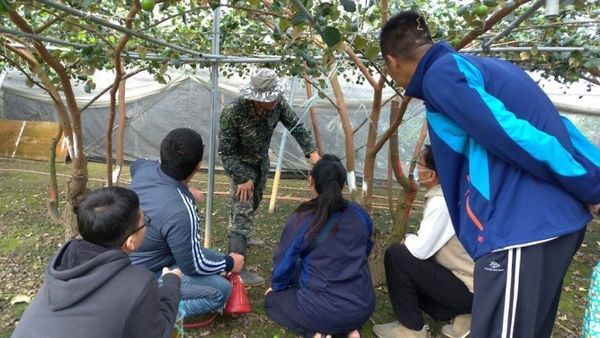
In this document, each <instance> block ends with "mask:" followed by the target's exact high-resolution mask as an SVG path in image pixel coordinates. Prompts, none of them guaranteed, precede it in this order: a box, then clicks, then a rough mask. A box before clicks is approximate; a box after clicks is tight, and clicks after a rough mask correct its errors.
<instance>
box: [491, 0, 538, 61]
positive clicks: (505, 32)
mask: <svg viewBox="0 0 600 338" xmlns="http://www.w3.org/2000/svg"><path fill="white" fill-rule="evenodd" d="M545 2H546V0H537V1H536V2H534V3H533V4H532V5H531V7H529V9H528V10H527V11H526V12H525V13H523V15H521V16H520V17H518V18H517V19H515V21H513V22H511V23H510V25H508V27H506V28H505V29H504V30H503V31H502V32H500V33H498V34H497V35H496V36H494V37H493V38H491V39H489V40H488V41H486V42H485V43H484V44H483V50H486V49H488V48H489V47H490V46H491V45H492V43H494V42H496V41H498V40H500V39H502V38H503V37H505V36H507V35H508V34H510V32H511V31H512V30H513V29H514V28H515V27H517V26H518V25H520V24H521V22H523V21H525V19H527V18H528V17H530V16H531V15H532V14H533V13H534V12H535V11H537V10H538V8H540V7H542V5H544V3H545Z"/></svg>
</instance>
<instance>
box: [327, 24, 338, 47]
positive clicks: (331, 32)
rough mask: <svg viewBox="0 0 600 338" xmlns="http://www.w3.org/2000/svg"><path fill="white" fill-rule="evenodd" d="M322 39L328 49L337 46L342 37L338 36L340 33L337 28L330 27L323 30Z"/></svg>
mask: <svg viewBox="0 0 600 338" xmlns="http://www.w3.org/2000/svg"><path fill="white" fill-rule="evenodd" d="M322 37H323V41H325V43H326V44H327V46H329V47H333V46H335V45H337V44H338V43H340V41H341V40H342V35H341V34H340V31H339V30H338V29H337V28H335V27H331V26H327V27H325V29H324V30H323V34H322Z"/></svg>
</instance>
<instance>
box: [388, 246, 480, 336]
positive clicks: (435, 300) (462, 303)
mask: <svg viewBox="0 0 600 338" xmlns="http://www.w3.org/2000/svg"><path fill="white" fill-rule="evenodd" d="M384 262H385V277H386V279H387V285H388V290H389V296H390V301H391V302H392V307H393V308H394V313H395V314H396V318H397V319H398V321H399V322H400V323H401V324H402V325H404V326H406V327H407V328H409V329H412V330H417V331H418V330H421V329H422V328H423V325H424V324H425V322H424V321H423V315H422V311H424V312H426V313H427V314H429V315H430V316H431V317H433V318H434V319H436V320H449V319H451V318H454V317H456V316H458V315H462V314H466V313H471V304H472V301H473V294H472V293H471V292H470V291H469V289H468V288H467V286H466V285H465V284H464V283H463V282H462V281H461V280H460V279H458V278H457V277H456V276H455V275H454V274H453V273H452V272H450V270H448V269H446V268H445V267H443V266H441V265H440V264H438V263H436V262H435V261H434V260H433V259H427V260H420V259H418V258H416V257H414V256H413V255H412V254H411V253H410V251H408V249H407V248H406V246H404V245H403V244H394V245H392V246H390V247H389V248H388V249H387V250H386V252H385V261H384Z"/></svg>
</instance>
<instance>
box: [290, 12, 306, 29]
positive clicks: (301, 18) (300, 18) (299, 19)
mask: <svg viewBox="0 0 600 338" xmlns="http://www.w3.org/2000/svg"><path fill="white" fill-rule="evenodd" d="M308 21H309V17H308V15H306V14H305V13H304V12H302V11H298V12H296V13H294V15H293V16H292V24H293V25H294V26H298V25H302V24H304V23H307V22H308Z"/></svg>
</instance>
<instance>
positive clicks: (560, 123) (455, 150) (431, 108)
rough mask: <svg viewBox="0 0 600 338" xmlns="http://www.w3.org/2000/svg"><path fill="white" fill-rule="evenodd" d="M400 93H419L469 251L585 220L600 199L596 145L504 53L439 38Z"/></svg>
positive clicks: (518, 242)
mask: <svg viewBox="0 0 600 338" xmlns="http://www.w3.org/2000/svg"><path fill="white" fill-rule="evenodd" d="M406 95H408V96H411V97H415V98H419V99H422V100H423V101H425V107H426V109H427V123H428V127H429V137H430V139H431V145H432V149H433V155H434V157H435V162H436V164H437V169H438V170H437V172H438V173H439V175H440V181H441V184H442V189H443V191H444V196H445V198H446V202H447V205H448V209H449V211H450V216H451V218H452V223H453V225H454V227H455V230H456V234H457V235H458V237H459V239H460V240H461V242H462V244H463V245H464V247H465V249H467V251H468V252H469V253H470V254H471V256H472V257H473V258H475V259H476V258H478V257H481V256H482V255H485V254H486V253H489V252H491V251H495V250H499V249H504V248H507V247H510V246H522V245H527V244H531V243H534V242H537V241H543V240H547V239H551V238H553V237H557V236H563V235H566V234H569V233H573V232H575V231H578V230H580V229H581V228H583V227H584V226H585V225H586V224H587V223H588V222H589V221H590V220H591V215H590V212H589V211H588V210H587V207H586V205H587V204H596V203H600V151H599V150H598V149H597V148H596V147H595V146H594V145H593V144H592V143H590V142H589V141H588V140H587V139H586V138H585V137H584V136H583V135H582V134H581V132H579V130H577V128H575V126H574V125H573V124H572V123H571V122H570V121H569V120H567V119H566V118H564V117H561V116H560V114H559V113H558V111H557V110H556V108H555V107H554V105H553V104H552V102H551V101H550V99H549V98H548V96H546V94H545V93H544V92H543V90H542V89H541V88H540V87H539V86H538V85H537V84H536V83H535V81H533V79H531V78H530V77H529V75H527V73H525V72H524V71H523V70H521V69H520V68H518V67H516V66H514V65H512V64H510V63H509V62H506V61H502V60H498V59H492V58H484V57H477V56H469V55H460V54H458V53H457V52H456V51H454V50H453V49H452V48H451V47H450V46H449V45H448V44H446V43H437V44H435V45H434V46H433V47H431V48H430V49H429V50H428V51H427V52H426V54H425V55H424V56H423V58H422V59H421V61H420V62H419V65H418V67H417V69H416V71H415V74H414V75H413V78H412V79H411V82H410V84H409V85H408V87H407V88H406Z"/></svg>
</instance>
